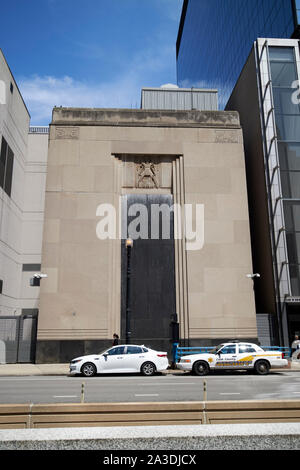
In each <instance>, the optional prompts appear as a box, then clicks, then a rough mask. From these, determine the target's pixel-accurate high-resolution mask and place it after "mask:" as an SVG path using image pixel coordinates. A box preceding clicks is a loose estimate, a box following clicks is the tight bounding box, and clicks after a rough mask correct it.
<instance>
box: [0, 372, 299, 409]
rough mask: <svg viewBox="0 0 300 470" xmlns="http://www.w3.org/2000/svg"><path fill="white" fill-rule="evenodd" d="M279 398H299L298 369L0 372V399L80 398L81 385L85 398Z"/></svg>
mask: <svg viewBox="0 0 300 470" xmlns="http://www.w3.org/2000/svg"><path fill="white" fill-rule="evenodd" d="M204 380H205V381H206V385H207V400H268V399H272V400H276V399H277V400H278V399H297V398H300V371H299V372H295V371H293V372H288V371H285V372H273V373H270V374H269V375H267V376H257V375H254V374H248V373H245V372H244V371H242V372H234V373H232V372H230V373H227V372H223V373H222V372H219V373H218V374H211V375H209V376H206V377H198V376H194V375H190V374H184V375H171V374H168V375H156V376H153V377H142V376H140V375H122V376H120V375H114V376H111V375H106V376H96V377H91V378H84V377H80V376H76V377H69V376H30V377H0V403H2V404H11V403H34V404H37V403H79V402H80V400H81V391H82V384H84V401H85V402H86V403H101V402H103V403H108V402H165V401H199V400H200V401H201V400H203V385H204Z"/></svg>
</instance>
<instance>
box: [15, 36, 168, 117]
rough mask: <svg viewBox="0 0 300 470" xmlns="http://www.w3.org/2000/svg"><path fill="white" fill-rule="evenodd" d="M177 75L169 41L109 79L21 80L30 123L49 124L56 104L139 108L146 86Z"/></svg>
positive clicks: (155, 84) (19, 81) (20, 86)
mask: <svg viewBox="0 0 300 470" xmlns="http://www.w3.org/2000/svg"><path fill="white" fill-rule="evenodd" d="M173 65H174V67H173ZM174 75H175V51H174V49H173V48H172V47H170V46H168V45H166V46H164V47H161V48H160V49H159V53H158V52H157V50H151V49H149V50H145V51H143V52H141V53H139V54H137V55H136V56H135V57H133V58H132V60H131V63H129V64H128V65H127V69H126V70H125V71H124V72H123V73H120V72H119V71H118V72H116V75H115V76H114V77H112V78H111V79H110V80H109V81H105V82H103V81H99V82H95V81H92V82H91V81H84V80H77V79H75V78H73V77H70V76H64V77H54V76H39V75H34V76H31V77H23V78H21V79H19V80H18V83H19V88H20V90H21V93H22V96H23V98H24V101H25V103H26V105H27V107H28V109H29V112H30V114H31V124H32V125H48V124H49V122H50V121H51V115H52V109H53V107H54V106H64V107H84V108H85V107H87V108H90V107H91V108H139V106H140V98H141V88H142V87H143V86H145V87H147V86H160V85H162V84H163V83H165V82H170V81H171V82H174V80H175V77H174ZM158 80H161V82H160V83H159V82H158Z"/></svg>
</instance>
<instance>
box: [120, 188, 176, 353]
mask: <svg viewBox="0 0 300 470" xmlns="http://www.w3.org/2000/svg"><path fill="white" fill-rule="evenodd" d="M126 204H127V208H126ZM134 204H141V205H143V207H145V208H146V210H145V209H143V214H138V216H140V221H141V223H144V224H146V226H147V227H148V238H139V239H134V240H133V247H132V249H131V262H130V271H131V273H130V299H129V301H130V326H131V328H130V329H131V340H130V342H131V343H132V344H145V345H148V346H149V347H152V348H154V349H163V350H169V349H170V346H171V344H170V343H171V337H172V330H171V320H172V318H173V317H174V314H175V312H176V296H175V255H174V229H173V225H174V220H173V212H170V211H169V214H168V210H165V211H164V210H162V212H161V213H160V214H159V217H157V213H158V212H157V209H158V208H159V207H161V208H162V207H163V206H162V205H165V206H164V208H165V209H167V207H171V206H172V204H173V197H172V196H171V195H127V196H123V220H124V218H125V222H126V223H125V226H126V227H127V228H130V224H131V222H133V223H134V220H135V219H136V218H135V216H132V215H128V214H130V208H132V206H133V205H134ZM154 206H155V207H154ZM126 209H127V210H126ZM152 210H153V213H152V217H151V211H152ZM153 214H154V216H153ZM137 229H138V230H139V231H140V232H141V235H142V236H143V237H145V236H146V232H147V230H145V226H144V227H141V226H140V227H137ZM168 232H169V233H168ZM126 236H127V235H126ZM129 236H130V232H129ZM151 236H152V238H151ZM153 237H155V238H153ZM126 250H127V249H126V246H125V240H122V267H121V268H122V295H121V336H122V338H125V337H126V330H125V329H126V324H125V318H126V292H127V290H126V285H127V251H126Z"/></svg>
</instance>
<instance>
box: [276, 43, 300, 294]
mask: <svg viewBox="0 0 300 470" xmlns="http://www.w3.org/2000/svg"><path fill="white" fill-rule="evenodd" d="M269 52H270V67H271V77H272V90H273V98H274V108H275V121H276V129H277V137H278V156H279V164H280V177H281V190H282V197H283V207H284V219H285V231H286V243H287V252H288V263H289V273H290V281H291V291H292V295H294V296H299V295H300V134H299V129H300V104H299V103H298V102H297V101H295V100H294V99H293V94H294V93H295V88H294V87H293V84H294V83H295V82H297V80H298V74H297V67H296V58H295V51H294V48H293V47H270V49H269Z"/></svg>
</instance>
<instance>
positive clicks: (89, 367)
mask: <svg viewBox="0 0 300 470" xmlns="http://www.w3.org/2000/svg"><path fill="white" fill-rule="evenodd" d="M81 372H82V374H83V375H84V376H85V377H93V375H96V372H97V369H96V366H95V364H93V363H92V362H86V363H85V364H83V366H82V367H81Z"/></svg>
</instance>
